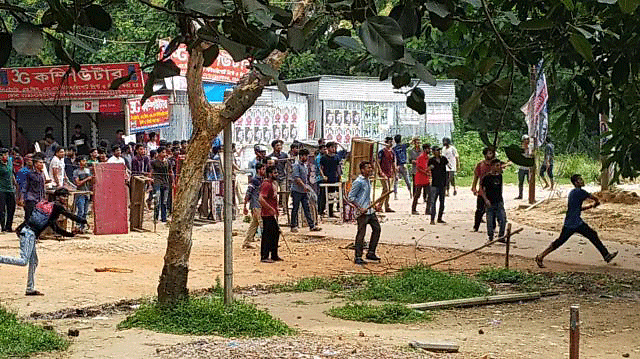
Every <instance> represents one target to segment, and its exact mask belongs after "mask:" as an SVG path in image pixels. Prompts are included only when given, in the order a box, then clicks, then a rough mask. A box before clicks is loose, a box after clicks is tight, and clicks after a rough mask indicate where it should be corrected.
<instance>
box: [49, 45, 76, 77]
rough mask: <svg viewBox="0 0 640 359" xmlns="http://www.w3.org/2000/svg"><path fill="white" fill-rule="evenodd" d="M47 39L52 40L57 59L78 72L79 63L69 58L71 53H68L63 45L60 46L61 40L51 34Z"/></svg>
mask: <svg viewBox="0 0 640 359" xmlns="http://www.w3.org/2000/svg"><path fill="white" fill-rule="evenodd" d="M49 40H51V41H52V42H53V51H54V53H55V54H56V57H58V59H60V61H62V62H63V63H65V64H67V65H69V66H71V68H72V69H73V71H75V72H76V73H78V72H80V64H79V63H77V62H76V61H75V60H74V59H73V58H71V55H69V53H68V52H67V50H66V49H65V48H64V46H62V41H60V40H59V39H57V38H55V37H53V36H49Z"/></svg>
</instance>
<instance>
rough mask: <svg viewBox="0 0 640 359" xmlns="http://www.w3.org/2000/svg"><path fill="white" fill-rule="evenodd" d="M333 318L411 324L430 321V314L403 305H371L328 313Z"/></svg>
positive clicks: (335, 309)
mask: <svg viewBox="0 0 640 359" xmlns="http://www.w3.org/2000/svg"><path fill="white" fill-rule="evenodd" d="M327 314H329V315H330V316H332V317H336V318H340V319H345V320H353V321H358V322H369V323H379V324H393V323H409V322H417V321H424V320H430V319H431V316H430V315H429V314H428V313H424V312H419V311H416V310H413V309H409V308H407V307H405V306H404V305H402V304H398V303H391V304H383V305H380V306H374V305H371V304H346V305H345V306H342V307H337V308H336V307H334V308H331V309H329V310H328V311H327Z"/></svg>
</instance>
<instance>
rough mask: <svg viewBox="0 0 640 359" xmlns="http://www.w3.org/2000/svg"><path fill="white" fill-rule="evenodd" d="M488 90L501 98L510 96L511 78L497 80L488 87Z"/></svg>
mask: <svg viewBox="0 0 640 359" xmlns="http://www.w3.org/2000/svg"><path fill="white" fill-rule="evenodd" d="M487 90H488V91H490V92H493V93H495V94H497V95H499V96H505V95H508V94H509V92H511V79H510V78H509V77H504V78H501V79H499V80H496V81H494V82H492V83H491V84H489V86H487Z"/></svg>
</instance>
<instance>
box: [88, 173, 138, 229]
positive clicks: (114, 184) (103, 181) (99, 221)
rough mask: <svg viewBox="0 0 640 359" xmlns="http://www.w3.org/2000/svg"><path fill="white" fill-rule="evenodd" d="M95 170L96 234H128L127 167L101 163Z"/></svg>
mask: <svg viewBox="0 0 640 359" xmlns="http://www.w3.org/2000/svg"><path fill="white" fill-rule="evenodd" d="M94 168H95V176H96V179H95V183H94V185H93V191H94V198H95V201H94V202H93V216H94V225H93V231H94V232H93V233H94V234H126V233H128V232H129V225H128V224H129V223H128V218H127V198H128V196H129V194H128V193H127V192H128V190H127V185H126V183H125V177H126V171H125V169H126V168H125V166H124V165H123V164H121V163H99V164H97V165H95V166H94Z"/></svg>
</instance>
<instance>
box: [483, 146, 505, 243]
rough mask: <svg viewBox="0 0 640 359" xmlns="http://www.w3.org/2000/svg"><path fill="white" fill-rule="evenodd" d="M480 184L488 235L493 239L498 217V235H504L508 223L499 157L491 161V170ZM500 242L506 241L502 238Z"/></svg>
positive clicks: (490, 239)
mask: <svg viewBox="0 0 640 359" xmlns="http://www.w3.org/2000/svg"><path fill="white" fill-rule="evenodd" d="M480 186H481V188H482V198H483V199H484V203H485V205H486V209H487V235H488V237H489V241H492V240H493V234H494V232H495V229H496V219H497V220H498V224H499V225H500V231H499V232H498V237H503V236H504V229H505V227H506V225H507V215H506V213H505V211H504V199H503V198H502V161H500V160H499V159H497V158H494V159H493V160H492V161H491V172H489V173H488V174H487V175H486V176H484V177H483V178H482V181H480ZM500 242H506V241H505V240H504V239H502V240H500Z"/></svg>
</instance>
